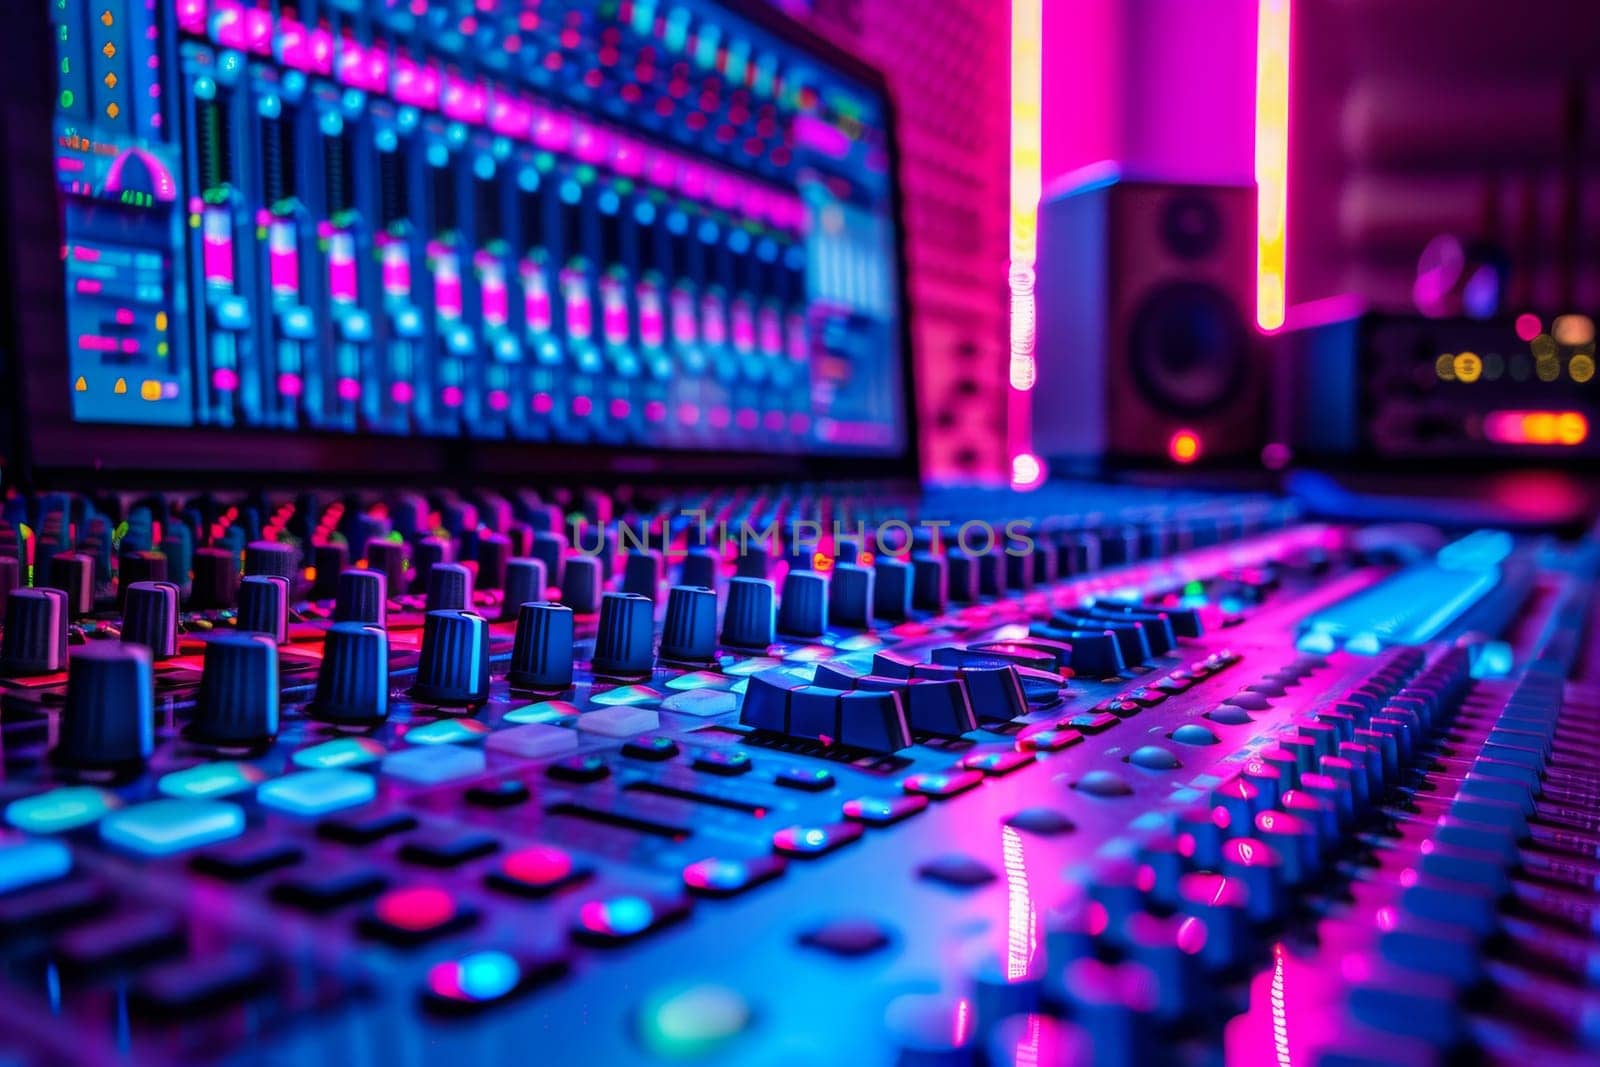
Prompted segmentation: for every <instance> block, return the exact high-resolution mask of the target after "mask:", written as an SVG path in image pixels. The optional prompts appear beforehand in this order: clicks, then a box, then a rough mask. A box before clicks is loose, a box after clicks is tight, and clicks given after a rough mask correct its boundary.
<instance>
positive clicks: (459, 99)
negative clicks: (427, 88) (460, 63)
mask: <svg viewBox="0 0 1600 1067" xmlns="http://www.w3.org/2000/svg"><path fill="white" fill-rule="evenodd" d="M441 110H442V111H443V112H444V113H445V114H446V115H448V116H449V117H450V118H453V119H457V120H459V121H461V122H471V123H474V124H477V125H481V124H482V123H483V121H484V119H485V118H486V117H487V115H488V113H489V90H488V88H487V87H486V86H485V85H484V84H483V83H482V82H479V81H467V80H466V79H464V78H455V77H446V78H445V81H444V95H443V96H442V97H441Z"/></svg>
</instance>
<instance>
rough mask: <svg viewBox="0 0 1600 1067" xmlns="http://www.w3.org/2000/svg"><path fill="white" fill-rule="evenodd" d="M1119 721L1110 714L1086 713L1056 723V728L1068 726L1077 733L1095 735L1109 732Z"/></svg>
mask: <svg viewBox="0 0 1600 1067" xmlns="http://www.w3.org/2000/svg"><path fill="white" fill-rule="evenodd" d="M1119 721H1120V720H1119V719H1118V718H1117V717H1116V716H1115V715H1112V714H1111V713H1110V712H1093V711H1086V712H1084V713H1083V714H1081V715H1073V716H1071V717H1070V718H1066V719H1062V720H1061V721H1060V722H1058V723H1056V726H1057V728H1060V727H1063V726H1069V727H1071V728H1072V729H1074V730H1077V731H1078V732H1079V733H1085V734H1097V733H1100V732H1101V731H1103V730H1109V729H1111V727H1113V726H1115V725H1117V723H1118V722H1119Z"/></svg>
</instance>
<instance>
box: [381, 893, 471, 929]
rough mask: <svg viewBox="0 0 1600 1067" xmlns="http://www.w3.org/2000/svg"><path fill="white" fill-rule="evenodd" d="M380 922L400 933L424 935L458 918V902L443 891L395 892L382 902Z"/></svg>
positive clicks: (385, 897) (382, 897) (382, 899)
mask: <svg viewBox="0 0 1600 1067" xmlns="http://www.w3.org/2000/svg"><path fill="white" fill-rule="evenodd" d="M375 911H376V914H377V916H378V919H379V921H381V922H384V923H387V924H389V925H390V926H393V927H395V928H396V929H398V930H405V931H408V932H410V933H422V932H423V931H426V930H434V929H437V928H438V927H441V926H444V925H446V924H447V923H449V922H450V920H452V919H454V918H455V916H456V902H455V900H454V899H452V898H451V896H450V894H449V893H446V892H445V891H444V890H443V889H434V888H432V887H429V886H416V887H413V888H410V889H393V890H390V891H389V892H387V893H385V894H384V895H383V896H381V897H379V898H378V903H377V905H376V908H375Z"/></svg>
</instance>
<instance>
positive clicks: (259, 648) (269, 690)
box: [190, 633, 278, 745]
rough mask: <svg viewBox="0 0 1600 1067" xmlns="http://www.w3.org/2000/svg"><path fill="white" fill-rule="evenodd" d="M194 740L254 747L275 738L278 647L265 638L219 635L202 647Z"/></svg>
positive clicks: (263, 636) (257, 635) (239, 634)
mask: <svg viewBox="0 0 1600 1067" xmlns="http://www.w3.org/2000/svg"><path fill="white" fill-rule="evenodd" d="M190 730H191V732H192V733H193V735H194V736H195V738H196V739H197V740H200V741H205V742H209V743H211V744H219V745H257V744H263V743H265V742H267V741H270V740H272V738H273V737H275V736H276V735H277V733H278V646H277V645H276V644H275V643H274V642H273V640H272V638H271V637H269V636H267V635H266V634H244V633H238V634H218V635H217V636H215V637H212V638H211V639H210V640H208V641H207V642H206V652H205V661H204V664H203V665H202V667H201V671H200V691H199V693H198V695H197V696H196V699H195V718H194V722H193V723H192V725H191V727H190Z"/></svg>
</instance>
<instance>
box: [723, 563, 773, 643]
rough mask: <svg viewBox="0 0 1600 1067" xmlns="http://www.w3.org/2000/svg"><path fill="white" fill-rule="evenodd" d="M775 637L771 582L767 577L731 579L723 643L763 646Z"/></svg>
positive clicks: (724, 618)
mask: <svg viewBox="0 0 1600 1067" xmlns="http://www.w3.org/2000/svg"><path fill="white" fill-rule="evenodd" d="M772 640H773V629H772V583H771V582H769V581H767V580H766V579H765V578H733V579H730V580H729V582H728V607H727V612H726V614H725V615H724V616H723V618H722V643H723V644H726V645H732V646H734V647H735V648H761V649H764V648H766V647H767V646H768V645H770V644H772Z"/></svg>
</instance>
